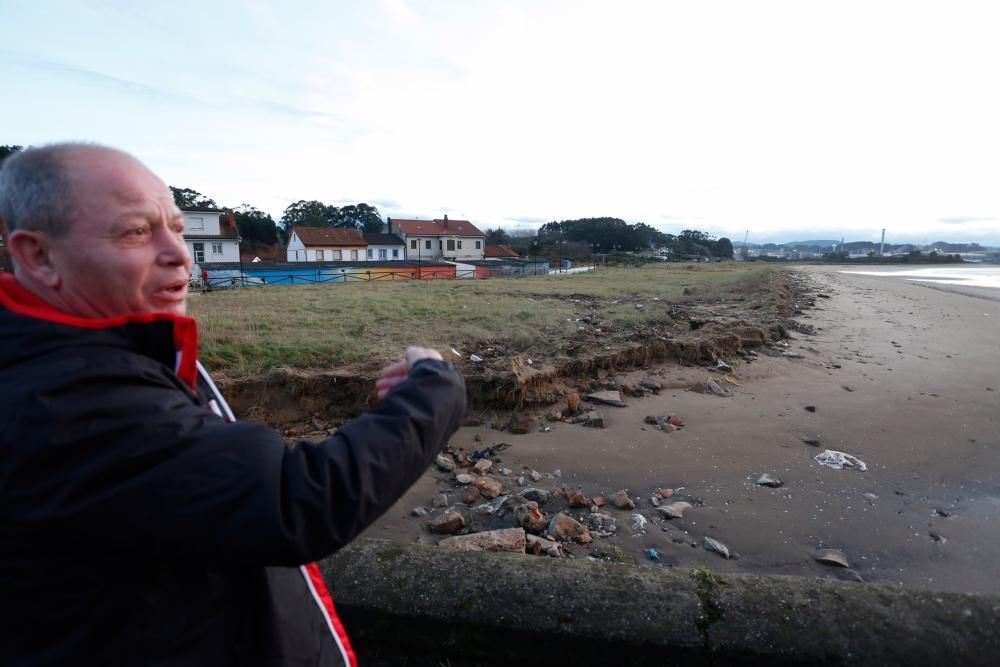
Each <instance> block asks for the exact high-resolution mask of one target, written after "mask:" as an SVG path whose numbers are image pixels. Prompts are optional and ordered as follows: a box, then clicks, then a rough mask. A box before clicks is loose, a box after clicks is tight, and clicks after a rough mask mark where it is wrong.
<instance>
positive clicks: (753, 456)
mask: <svg viewBox="0 0 1000 667" xmlns="http://www.w3.org/2000/svg"><path fill="white" fill-rule="evenodd" d="M796 270H797V271H798V272H799V274H800V275H802V276H804V277H805V279H806V280H808V281H810V282H811V284H812V285H813V286H814V287H815V289H816V290H817V291H818V292H820V293H822V294H825V295H828V296H829V298H819V299H817V307H816V308H813V309H808V310H805V311H804V312H803V313H802V314H800V315H797V316H796V318H797V319H798V320H799V321H800V322H802V323H804V324H811V325H812V326H813V327H815V334H814V335H805V334H803V333H800V332H792V339H791V340H789V341H788V345H789V348H788V350H789V351H791V352H793V353H797V354H800V355H801V358H788V357H787V356H780V355H779V356H767V355H763V354H762V355H761V356H760V358H759V359H757V360H754V361H752V362H741V361H740V360H738V359H732V360H727V361H728V362H729V363H731V364H732V365H733V367H734V372H733V373H732V376H733V377H734V378H736V380H737V381H738V382H739V383H740V384H739V386H732V387H731V388H732V390H733V396H732V397H730V398H719V397H715V396H712V395H709V394H701V393H696V392H693V391H687V390H685V389H684V388H683V387H685V386H688V385H690V384H693V383H695V382H697V381H700V380H704V379H705V378H707V377H708V376H709V375H710V374H711V369H706V368H698V367H685V366H676V365H665V366H660V367H653V368H648V369H643V370H638V371H631V372H628V373H620V374H617V375H615V376H614V379H615V380H617V381H619V382H625V383H629V382H636V381H638V380H641V379H643V378H649V377H653V378H655V379H657V380H659V381H660V382H662V383H663V384H664V385H665V387H677V388H676V389H664V390H663V391H662V392H661V393H660V394H659V395H657V396H647V397H644V398H626V402H627V403H628V407H624V408H616V407H609V406H605V407H603V408H601V410H602V412H603V414H604V415H605V417H606V420H607V428H604V429H592V428H584V427H582V426H579V425H575V424H566V423H562V422H556V423H552V424H546V423H544V422H539V426H548V427H550V428H551V431H549V432H535V433H531V434H528V435H512V434H510V433H507V432H500V431H495V430H489V429H486V428H483V427H479V428H463V429H462V430H461V431H460V432H459V433H458V434H457V435H456V436H455V437H454V438H453V440H452V444H453V446H455V447H463V448H466V449H468V450H474V449H479V448H481V447H484V446H487V445H490V444H493V443H499V442H503V443H508V444H509V445H510V447H509V448H507V449H505V450H504V451H503V452H502V454H501V458H502V459H503V462H502V464H501V465H502V466H504V467H507V468H510V469H512V470H514V471H515V472H514V475H515V476H516V475H517V474H520V472H521V471H522V467H524V466H527V467H530V468H532V469H534V470H537V471H539V472H542V473H548V474H549V475H552V473H553V472H554V471H556V470H557V469H558V470H559V471H560V472H561V477H560V478H555V477H552V476H549V477H546V478H544V479H543V480H542V481H541V482H540V483H539V484H537V485H536V486H539V487H542V488H546V489H550V490H552V489H556V488H558V487H559V485H566V486H568V487H569V488H570V489H576V488H579V489H581V490H582V491H583V492H584V493H585V494H587V495H588V496H594V495H598V494H603V495H608V494H610V493H612V492H614V491H616V490H618V489H623V488H624V489H627V490H628V492H629V493H630V495H631V496H632V497H634V498H635V497H638V498H639V500H638V501H637V510H636V511H639V512H641V513H642V514H643V515H644V516H646V517H647V518H648V519H649V524H648V526H647V529H646V531H645V532H644V533H641V534H634V533H633V531H632V530H631V529H630V519H629V515H630V514H632V513H634V512H629V511H622V510H616V509H610V508H609V512H610V513H611V514H612V515H614V516H616V517H617V525H618V531H617V533H616V535H615V536H614V537H610V538H598V539H596V540H595V542H594V544H593V545H591V549H595V548H598V547H599V546H601V545H605V544H607V543H613V544H616V545H618V546H619V547H621V549H622V550H623V551H624V552H625V555H626V557H627V559H628V560H632V561H634V562H635V563H637V564H639V565H641V566H647V567H694V566H696V565H699V564H704V565H707V566H709V567H711V568H712V569H714V570H717V571H722V572H756V573H774V574H794V575H805V576H819V577H837V578H842V579H853V580H857V579H859V578H860V579H863V580H864V581H869V582H877V583H882V584H889V585H899V586H904V587H908V588H917V589H927V590H941V591H956V592H970V593H992V594H997V593H1000V562H998V559H996V558H995V554H996V553H997V552H998V551H1000V531H997V530H996V520H997V518H1000V424H998V418H1000V354H998V347H997V327H998V323H1000V301H998V300H996V298H995V297H996V295H995V291H994V290H991V289H990V288H977V289H976V290H973V292H972V293H958V292H962V291H965V292H968V290H967V289H963V288H962V287H961V286H953V285H946V284H932V285H931V286H928V285H927V284H923V283H915V282H909V281H906V280H901V279H897V278H892V277H886V276H868V275H856V274H847V273H841V272H839V271H838V269H836V268H827V267H803V268H801V269H796ZM978 290H985V292H986V293H985V294H981V295H974V294H975V292H976V291H978ZM981 297H986V298H981ZM991 297H992V298H991ZM776 354H777V353H776ZM807 406H812V407H814V408H815V411H814V412H813V411H807V410H806V407H807ZM665 414H678V415H680V416H682V417H683V419H684V422H685V428H684V429H683V430H680V431H677V432H672V433H666V432H662V431H658V430H656V429H655V428H654V427H652V426H649V425H647V424H644V422H643V418H644V417H645V416H646V415H665ZM477 436H478V437H479V440H477ZM809 437H813V438H818V440H819V446H818V447H817V446H812V445H809V444H806V443H805V442H803V438H809ZM826 449H831V450H837V451H842V452H845V453H848V454H852V455H854V456H856V457H858V458H859V459H861V460H862V461H864V462H865V463H866V464H867V467H868V469H867V471H866V472H860V471H857V470H848V469H844V470H835V469H832V468H829V467H825V466H822V465H820V464H819V463H817V462H816V461H815V460H814V457H815V456H816V455H817V454H819V453H820V452H822V451H824V450H826ZM764 473H768V474H770V475H773V476H775V477H778V478H779V479H780V480H781V481H782V482H783V484H782V486H781V487H780V488H768V487H763V486H758V485H757V484H756V480H757V479H758V478H759V477H760V476H761V475H762V474H764ZM511 486H512V485H511ZM512 488H515V489H516V487H513V486H512ZM660 488H670V489H674V490H675V496H674V498H672V499H671V500H687V501H689V502H691V503H692V504H693V505H694V508H693V509H691V510H689V511H688V512H687V513H686V514H685V516H684V517H683V518H681V519H673V520H670V521H666V520H662V519H659V518H658V517H657V515H656V513H655V512H654V511H653V507H652V505H651V504H650V501H649V497H650V495H651V494H652V493H653V492H654V491H655V490H657V489H660ZM440 492H445V493H448V494H449V501H450V502H458V501H459V500H460V497H459V495H458V494H457V493H456V490H455V486H454V484H453V483H452V482H451V476H450V475H446V474H445V473H442V472H439V471H436V470H433V471H430V472H428V473H427V474H426V475H425V476H424V477H423V478H422V479H421V481H420V482H418V484H417V485H416V486H414V488H413V489H411V491H410V492H409V493H408V494H407V495H406V496H405V497H404V498H403V499H402V500H400V502H399V503H397V505H396V506H395V507H393V508H392V509H391V510H390V511H389V512H388V513H387V514H386V515H385V516H384V517H383V519H382V520H381V521H379V522H378V523H377V524H375V525H374V526H372V527H371V528H370V529H369V531H368V535H370V536H373V537H382V538H385V537H389V538H392V539H398V540H401V541H407V542H409V541H414V540H420V541H424V542H426V543H433V542H434V541H435V538H434V536H431V535H430V534H429V533H428V532H427V531H426V520H424V519H417V518H413V517H411V516H410V510H411V509H412V508H414V507H416V506H424V507H430V500H431V497H432V496H433V495H434V494H436V493H440ZM866 494H867V495H866ZM562 506H565V503H564V501H562V500H561V499H556V500H552V501H550V503H549V504H548V505H547V506H546V507H545V508H544V509H546V511H548V512H554V511H558V510H559V509H560V508H561V507H562ZM574 512H577V513H579V512H580V510H574ZM584 512H585V510H584ZM505 520H506V521H507V522H508V523H503V521H504V519H501V520H500V521H499V522H498V521H497V520H496V519H494V518H493V517H488V518H482V519H480V518H476V517H475V516H474V518H473V521H474V522H476V521H481V522H482V523H483V526H484V527H486V526H490V527H492V526H494V525H513V523H512V519H511V518H510V516H509V515H508V516H507V518H506V519H505ZM491 522H492V523H491ZM474 525H475V524H474ZM706 536H709V537H712V538H714V539H716V540H719V541H721V542H723V543H724V544H725V545H727V546H728V547H729V549H730V550H731V551H733V552H734V553H735V554H737V556H738V557H737V558H735V559H731V560H727V559H724V558H722V557H720V556H718V555H716V554H715V553H712V552H709V551H707V550H705V549H704V548H703V547H702V543H703V538H704V537H706ZM650 548H653V549H656V550H657V553H658V555H659V557H660V560H659V562H656V563H654V562H652V561H650V560H649V559H648V557H647V556H646V553H645V550H647V549H650ZM819 548H835V549H840V550H842V551H843V552H844V554H845V555H846V556H847V558H848V560H849V562H850V566H851V567H850V569H844V568H839V567H831V566H828V565H823V564H821V563H819V562H817V561H816V560H814V558H813V555H814V553H815V550H816V549H819ZM588 553H590V551H589V550H588V549H586V548H584V547H574V555H575V556H576V557H586V556H587V555H588Z"/></svg>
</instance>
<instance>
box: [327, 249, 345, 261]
mask: <svg viewBox="0 0 1000 667" xmlns="http://www.w3.org/2000/svg"><path fill="white" fill-rule="evenodd" d="M342 256H343V253H341V252H340V251H339V250H331V251H330V259H332V260H334V261H339V260H340V259H341V258H342Z"/></svg>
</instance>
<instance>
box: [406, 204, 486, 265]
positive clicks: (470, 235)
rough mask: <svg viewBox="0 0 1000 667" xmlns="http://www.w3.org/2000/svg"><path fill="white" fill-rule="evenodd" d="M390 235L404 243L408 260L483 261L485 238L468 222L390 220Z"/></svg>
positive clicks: (445, 217) (446, 219) (445, 219)
mask: <svg viewBox="0 0 1000 667" xmlns="http://www.w3.org/2000/svg"><path fill="white" fill-rule="evenodd" d="M387 224H388V227H389V233H390V234H395V235H396V236H398V237H400V238H401V239H402V240H403V243H404V244H405V249H406V256H405V259H408V260H411V261H412V260H421V259H427V260H434V259H446V260H450V261H461V260H463V259H483V253H484V252H485V250H486V235H485V234H483V233H482V232H481V231H480V230H479V229H478V228H477V227H476V226H475V225H473V224H472V223H471V222H469V221H468V220H449V219H448V216H447V215H446V216H444V219H442V220H401V219H397V218H389V219H388V221H387Z"/></svg>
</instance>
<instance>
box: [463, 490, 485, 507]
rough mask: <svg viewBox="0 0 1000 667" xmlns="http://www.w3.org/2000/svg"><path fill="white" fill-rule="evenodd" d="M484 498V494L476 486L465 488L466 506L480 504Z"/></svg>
mask: <svg viewBox="0 0 1000 667" xmlns="http://www.w3.org/2000/svg"><path fill="white" fill-rule="evenodd" d="M482 497H483V494H481V493H479V489H477V488H476V487H474V486H467V487H465V495H463V496H462V502H463V503H465V504H466V505H471V504H472V503H478V502H479V501H480V500H481V499H482Z"/></svg>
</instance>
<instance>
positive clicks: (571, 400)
mask: <svg viewBox="0 0 1000 667" xmlns="http://www.w3.org/2000/svg"><path fill="white" fill-rule="evenodd" d="M566 405H567V407H569V414H571V415H575V414H576V412H577V410H579V409H580V394H577V393H575V392H574V393H572V394H570V395H569V396H567V397H566Z"/></svg>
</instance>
